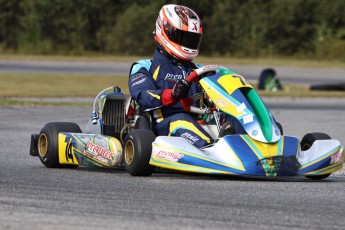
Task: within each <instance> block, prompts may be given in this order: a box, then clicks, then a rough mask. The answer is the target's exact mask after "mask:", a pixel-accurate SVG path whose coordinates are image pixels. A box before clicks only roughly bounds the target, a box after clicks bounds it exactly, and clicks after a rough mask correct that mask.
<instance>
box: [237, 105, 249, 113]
mask: <svg viewBox="0 0 345 230" xmlns="http://www.w3.org/2000/svg"><path fill="white" fill-rule="evenodd" d="M246 108H247V106H246V104H244V103H242V104H240V105H239V106H237V108H236V110H237V112H239V113H242V112H243V111H244V110H245V109H246Z"/></svg>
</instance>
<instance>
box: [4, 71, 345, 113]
mask: <svg viewBox="0 0 345 230" xmlns="http://www.w3.org/2000/svg"><path fill="white" fill-rule="evenodd" d="M127 80H128V77H127V76H123V75H116V76H114V75H113V76H112V75H89V74H85V75H80V74H69V75H64V74H43V73H42V74H34V73H32V74H23V73H0V82H1V85H0V105H33V106H35V105H45V106H69V105H70V106H91V105H92V99H90V102H86V101H85V100H75V101H73V100H67V101H65V100H61V101H59V100H56V99H55V98H67V97H68V98H77V97H82V98H85V97H86V98H88V97H90V98H94V97H95V96H96V95H97V94H98V93H99V92H100V91H101V90H103V89H105V88H108V87H110V86H119V87H120V88H121V89H122V92H123V93H125V94H128V93H129V92H128V85H127V84H128V82H127ZM253 86H254V87H256V84H253ZM258 93H259V95H260V96H266V97H271V96H274V97H324V98H326V97H328V98H329V97H345V92H344V91H310V90H309V87H308V86H306V85H295V84H283V90H282V91H278V92H270V91H262V90H260V91H258ZM40 98H41V99H42V100H40ZM43 98H44V100H43ZM49 98H51V99H49Z"/></svg>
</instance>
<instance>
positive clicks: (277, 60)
mask: <svg viewBox="0 0 345 230" xmlns="http://www.w3.org/2000/svg"><path fill="white" fill-rule="evenodd" d="M152 53H153V52H152ZM151 58H152V56H146V57H143V56H106V55H90V56H59V55H50V56H49V55H48V56H44V55H15V54H9V55H4V54H0V60H7V61H11V60H21V61H34V60H35V61H82V62H134V61H136V60H141V59H151ZM194 62H195V63H204V64H219V65H225V64H229V65H265V66H269V65H271V66H293V67H313V68H318V67H325V68H326V67H336V68H345V62H344V61H340V60H307V59H298V58H289V57H259V58H243V57H241V58H236V57H209V56H203V55H200V56H199V57H197V58H196V59H195V60H194Z"/></svg>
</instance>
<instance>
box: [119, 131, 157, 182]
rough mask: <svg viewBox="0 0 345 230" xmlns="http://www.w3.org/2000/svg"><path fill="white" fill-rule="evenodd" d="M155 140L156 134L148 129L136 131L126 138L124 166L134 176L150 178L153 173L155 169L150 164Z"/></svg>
mask: <svg viewBox="0 0 345 230" xmlns="http://www.w3.org/2000/svg"><path fill="white" fill-rule="evenodd" d="M155 138H156V136H155V134H154V133H153V132H152V131H151V130H147V129H134V130H132V131H131V132H129V133H128V135H127V136H126V139H125V146H124V153H123V158H124V166H125V169H126V171H127V172H128V173H129V174H131V175H132V176H150V175H151V174H152V173H153V171H154V169H155V167H154V166H152V165H150V164H149V162H150V158H151V152H152V142H153V141H154V140H155Z"/></svg>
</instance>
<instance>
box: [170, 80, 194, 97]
mask: <svg viewBox="0 0 345 230" xmlns="http://www.w3.org/2000/svg"><path fill="white" fill-rule="evenodd" d="M189 88H190V84H189V83H188V82H187V81H186V80H185V79H182V80H179V81H178V82H176V84H175V85H174V88H173V90H172V92H171V96H172V97H173V99H174V100H175V101H179V100H180V99H181V98H186V97H187V96H188V92H189Z"/></svg>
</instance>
